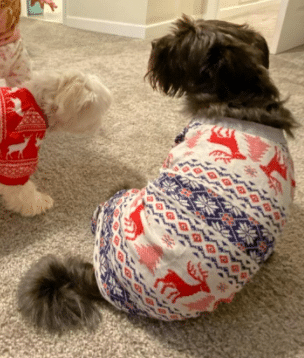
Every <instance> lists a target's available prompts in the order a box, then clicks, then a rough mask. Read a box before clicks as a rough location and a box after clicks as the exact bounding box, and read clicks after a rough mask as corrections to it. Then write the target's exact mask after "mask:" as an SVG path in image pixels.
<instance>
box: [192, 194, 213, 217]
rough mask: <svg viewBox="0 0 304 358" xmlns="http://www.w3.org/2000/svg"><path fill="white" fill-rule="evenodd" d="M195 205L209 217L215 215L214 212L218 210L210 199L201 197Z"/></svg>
mask: <svg viewBox="0 0 304 358" xmlns="http://www.w3.org/2000/svg"><path fill="white" fill-rule="evenodd" d="M195 203H196V204H197V206H198V207H199V208H201V209H202V210H203V211H204V212H206V213H207V214H208V215H210V214H214V211H215V210H216V209H217V205H216V203H214V202H213V201H212V200H210V199H209V198H206V197H205V196H199V197H198V198H197V201H196V202H195Z"/></svg>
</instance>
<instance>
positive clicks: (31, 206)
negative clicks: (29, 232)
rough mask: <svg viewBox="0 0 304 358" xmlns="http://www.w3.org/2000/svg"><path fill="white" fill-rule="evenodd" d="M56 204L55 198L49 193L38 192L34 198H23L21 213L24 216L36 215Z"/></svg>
mask: <svg viewBox="0 0 304 358" xmlns="http://www.w3.org/2000/svg"><path fill="white" fill-rule="evenodd" d="M53 204H54V200H53V199H52V198H51V197H50V196H49V195H47V194H43V193H40V192H36V193H35V196H34V197H32V198H27V200H23V203H22V206H21V208H20V210H19V213H20V214H21V215H23V216H35V215H39V214H41V213H43V212H45V211H46V210H48V209H51V207H52V206H53Z"/></svg>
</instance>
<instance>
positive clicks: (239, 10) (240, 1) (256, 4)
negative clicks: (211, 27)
mask: <svg viewBox="0 0 304 358" xmlns="http://www.w3.org/2000/svg"><path fill="white" fill-rule="evenodd" d="M282 1H284V0H282ZM280 2H281V0H220V4H219V12H218V18H219V19H225V18H227V17H233V16H239V15H244V14H246V13H253V12H254V11H257V10H259V9H261V8H262V7H267V6H269V5H272V4H278V3H280Z"/></svg>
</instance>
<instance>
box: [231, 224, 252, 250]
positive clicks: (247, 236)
mask: <svg viewBox="0 0 304 358" xmlns="http://www.w3.org/2000/svg"><path fill="white" fill-rule="evenodd" d="M236 232H237V233H238V234H239V236H240V237H241V238H242V239H244V240H245V241H246V242H247V244H248V245H252V244H253V243H254V240H255V239H256V238H257V233H256V230H254V229H253V228H252V227H251V226H249V225H248V224H246V223H240V228H239V229H238V230H236Z"/></svg>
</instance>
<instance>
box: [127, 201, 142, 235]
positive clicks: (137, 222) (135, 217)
mask: <svg viewBox="0 0 304 358" xmlns="http://www.w3.org/2000/svg"><path fill="white" fill-rule="evenodd" d="M143 209H144V206H143V205H142V204H141V205H139V206H138V207H137V209H136V210H135V211H133V213H131V214H130V217H129V219H127V218H125V226H127V227H129V228H130V230H127V229H125V232H126V233H128V234H132V235H130V236H128V235H127V236H126V239H127V240H132V241H134V240H136V238H137V237H138V236H139V235H141V234H143V233H144V227H143V224H142V221H141V218H140V213H141V212H142V210H143Z"/></svg>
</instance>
